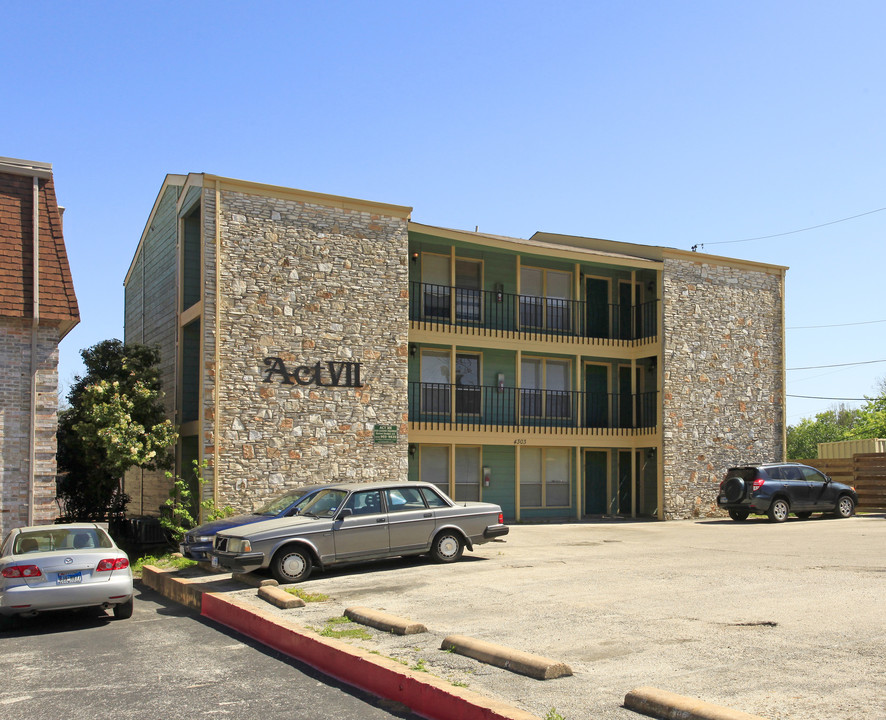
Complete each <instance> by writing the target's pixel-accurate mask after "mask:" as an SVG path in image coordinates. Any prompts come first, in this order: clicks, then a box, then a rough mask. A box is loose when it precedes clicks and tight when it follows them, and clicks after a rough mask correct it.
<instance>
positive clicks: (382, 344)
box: [125, 174, 786, 521]
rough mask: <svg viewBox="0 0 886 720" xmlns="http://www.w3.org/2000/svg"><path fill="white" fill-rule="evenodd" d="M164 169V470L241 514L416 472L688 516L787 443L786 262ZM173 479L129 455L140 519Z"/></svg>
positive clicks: (459, 485)
mask: <svg viewBox="0 0 886 720" xmlns="http://www.w3.org/2000/svg"><path fill="white" fill-rule="evenodd" d="M411 214H412V209H411V208H409V207H404V206H398V205H389V204H384V203H377V202H369V201H363V200H356V199H352V198H343V197H338V196H331V195H323V194H319V193H313V192H306V191H301V190H295V189H290V188H282V187H276V186H269V185H263V184H258V183H252V182H245V181H241V180H234V179H230V178H223V177H219V176H215V175H208V174H191V175H169V176H167V178H166V181H165V182H164V184H163V187H162V188H161V190H160V193H159V195H158V197H157V200H156V202H155V203H154V206H153V208H152V210H151V213H150V216H149V219H148V223H147V225H146V227H145V231H144V233H143V234H142V237H141V238H140V240H139V244H138V247H137V249H136V252H135V256H134V258H133V261H132V265H131V267H130V270H129V272H128V274H127V277H126V281H125V286H126V315H125V318H126V335H125V339H126V342H142V343H147V344H157V345H159V346H160V347H161V352H162V356H163V376H164V384H165V387H166V389H167V398H166V400H167V410H168V412H169V414H170V417H172V418H174V420H175V422H176V423H177V424H178V425H179V426H180V427H181V435H182V438H181V441H180V445H179V448H178V452H177V457H178V466H179V469H180V471H183V472H184V471H186V470H187V468H188V467H190V465H191V463H192V461H193V460H198V461H206V462H207V464H208V470H207V472H206V473H205V478H204V479H205V480H206V482H205V484H204V485H203V488H202V493H203V495H204V497H214V498H215V499H216V501H217V502H218V503H219V504H230V505H233V506H235V507H238V508H244V509H249V508H252V507H254V506H255V505H257V504H259V503H260V502H262V501H264V500H267V499H268V498H269V497H271V496H273V495H274V494H276V493H278V492H280V491H282V490H283V489H285V488H287V487H290V486H292V485H297V484H304V483H312V482H329V481H336V480H345V479H347V480H365V481H370V480H375V479H383V478H384V479H388V478H390V479H403V478H409V479H412V480H419V479H420V480H424V481H428V482H433V483H435V484H437V485H439V486H440V487H441V488H443V489H444V490H445V491H447V492H448V493H449V494H450V495H451V496H452V497H453V498H455V499H456V500H477V499H482V500H487V501H491V502H496V503H498V504H500V505H501V506H502V508H503V510H504V512H505V515H506V517H507V518H509V519H510V520H513V521H564V520H578V519H582V518H603V517H607V518H655V519H676V518H690V517H704V516H710V515H715V514H717V513H718V510H717V508H716V504H715V501H714V500H715V491H716V487H717V484H718V483H719V480H720V478H721V475H722V471H723V470H724V469H725V467H727V466H728V465H730V464H733V463H736V462H742V461H746V460H748V459H761V458H765V459H772V460H779V459H781V458H782V457H783V447H784V277H785V272H786V268H784V267H781V266H773V265H767V264H763V263H754V262H748V261H744V260H735V259H730V258H723V257H716V256H712V255H705V254H701V253H694V252H690V251H684V250H678V249H673V248H665V247H658V246H654V245H637V244H629V243H621V242H612V241H607V240H599V239H593V238H585V237H575V236H565V235H556V234H551V233H543V232H536V233H535V234H533V235H531V236H530V237H529V238H527V239H523V238H511V237H502V236H497V235H492V234H488V233H482V232H477V231H475V232H469V231H462V230H451V229H446V228H441V227H433V226H428V225H423V224H420V223H416V222H413V221H412V220H411ZM166 488H167V485H166V481H165V479H164V478H162V477H159V476H157V475H156V474H151V473H147V472H142V471H134V472H130V473H129V474H128V475H127V479H126V491H127V492H128V493H129V494H130V495H131V496H132V497H133V503H132V504H131V505H130V510H131V512H133V513H134V514H155V513H156V511H157V509H158V507H159V504H160V503H161V502H162V500H163V498H164V497H165V494H166Z"/></svg>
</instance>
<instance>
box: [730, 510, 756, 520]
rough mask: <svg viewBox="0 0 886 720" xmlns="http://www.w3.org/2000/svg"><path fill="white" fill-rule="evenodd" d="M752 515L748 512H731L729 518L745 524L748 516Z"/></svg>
mask: <svg viewBox="0 0 886 720" xmlns="http://www.w3.org/2000/svg"><path fill="white" fill-rule="evenodd" d="M750 514H751V513H750V512H749V511H748V510H730V511H729V517H731V518H732V519H733V520H735V522H744V521H745V520H747V519H748V515H750Z"/></svg>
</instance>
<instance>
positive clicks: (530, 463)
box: [520, 448, 572, 508]
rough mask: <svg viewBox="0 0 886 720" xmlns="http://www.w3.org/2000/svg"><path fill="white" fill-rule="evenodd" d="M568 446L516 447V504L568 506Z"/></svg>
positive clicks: (527, 506) (541, 506)
mask: <svg viewBox="0 0 886 720" xmlns="http://www.w3.org/2000/svg"><path fill="white" fill-rule="evenodd" d="M570 457H571V455H570V450H569V448H522V449H521V450H520V507H521V508H550V507H569V488H570V482H569V478H570V477H571V474H572V473H571V463H570Z"/></svg>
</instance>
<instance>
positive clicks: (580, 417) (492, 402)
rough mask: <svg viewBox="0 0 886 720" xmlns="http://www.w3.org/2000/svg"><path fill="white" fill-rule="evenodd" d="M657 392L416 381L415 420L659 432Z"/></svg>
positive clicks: (428, 424) (412, 389) (448, 425)
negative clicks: (469, 384)
mask: <svg viewBox="0 0 886 720" xmlns="http://www.w3.org/2000/svg"><path fill="white" fill-rule="evenodd" d="M657 395H658V393H657V392H645V393H637V394H620V393H591V392H579V391H567V390H530V389H525V388H522V389H521V388H509V387H502V388H499V387H494V386H485V385H481V386H463V385H450V384H446V383H422V382H411V383H409V422H411V423H414V424H418V425H420V426H421V428H422V429H426V430H445V429H452V428H455V427H456V426H457V427H458V428H459V429H461V430H482V429H488V430H492V429H494V430H496V431H517V430H526V429H544V430H563V431H566V432H578V431H594V430H601V431H607V430H630V431H636V430H654V429H655V426H656V399H657Z"/></svg>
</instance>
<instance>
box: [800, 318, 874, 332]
mask: <svg viewBox="0 0 886 720" xmlns="http://www.w3.org/2000/svg"><path fill="white" fill-rule="evenodd" d="M884 322H886V320H866V321H865V322H855V323H838V324H836V325H794V326H793V327H788V328H785V330H817V329H819V328H834V327H848V326H849V325H874V324H876V323H884Z"/></svg>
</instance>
